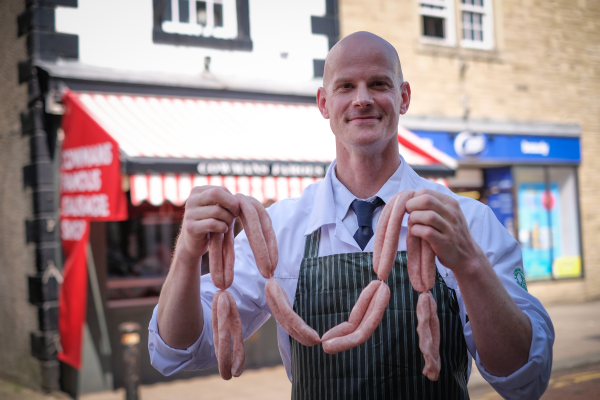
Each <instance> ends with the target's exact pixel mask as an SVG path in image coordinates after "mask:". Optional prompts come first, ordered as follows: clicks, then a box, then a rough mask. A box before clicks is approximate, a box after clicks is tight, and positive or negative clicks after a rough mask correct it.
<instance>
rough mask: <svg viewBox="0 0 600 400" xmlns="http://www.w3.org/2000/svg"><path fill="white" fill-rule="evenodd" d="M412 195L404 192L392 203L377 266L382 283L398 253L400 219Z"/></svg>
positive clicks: (409, 192) (410, 191)
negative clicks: (392, 206)
mask: <svg viewBox="0 0 600 400" xmlns="http://www.w3.org/2000/svg"><path fill="white" fill-rule="evenodd" d="M414 194H415V192H414V191H412V190H405V191H403V192H401V193H400V194H398V198H397V200H396V201H395V203H394V208H393V209H392V212H391V214H390V217H389V223H388V226H387V230H386V232H385V239H384V244H383V248H382V250H381V256H380V258H379V265H378V266H377V276H378V277H379V279H380V280H382V281H385V280H386V279H387V278H388V276H389V275H390V272H391V271H392V267H393V266H394V260H395V259H396V254H397V253H398V241H399V240H400V229H401V228H402V219H403V218H404V214H405V213H406V202H407V201H408V200H409V199H412V197H413V196H414Z"/></svg>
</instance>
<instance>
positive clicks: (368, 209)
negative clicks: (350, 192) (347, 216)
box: [350, 197, 385, 250]
mask: <svg viewBox="0 0 600 400" xmlns="http://www.w3.org/2000/svg"><path fill="white" fill-rule="evenodd" d="M383 205H385V202H384V201H383V200H381V199H380V198H379V197H376V198H375V200H374V201H373V203H371V202H368V201H365V200H354V201H353V202H352V205H351V206H350V207H352V210H353V211H354V214H356V219H357V220H358V229H357V230H356V233H354V240H356V243H358V245H359V246H360V249H361V250H364V249H365V247H366V246H367V243H369V240H371V238H372V237H373V235H374V233H373V226H372V225H373V213H374V212H375V210H376V209H377V208H379V207H381V206H383Z"/></svg>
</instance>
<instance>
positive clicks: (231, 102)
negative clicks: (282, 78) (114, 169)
mask: <svg viewBox="0 0 600 400" xmlns="http://www.w3.org/2000/svg"><path fill="white" fill-rule="evenodd" d="M65 96H66V97H65V101H64V103H65V104H66V105H67V110H66V112H65V114H64V115H63V126H64V127H67V126H68V127H69V129H68V130H65V140H64V143H67V142H69V141H72V137H73V136H77V137H79V138H80V139H81V138H93V137H97V136H98V135H94V134H92V133H93V132H92V131H91V130H98V131H101V133H102V135H100V136H101V137H109V138H110V139H111V140H112V141H114V143H115V148H118V153H117V154H118V156H115V157H114V158H115V159H116V158H118V161H119V162H120V171H121V173H120V175H118V176H113V177H111V178H109V177H108V176H107V177H106V179H102V180H99V181H98V185H96V186H97V188H91V189H98V190H100V189H101V190H106V189H107V188H112V189H113V191H117V192H120V193H121V194H122V195H123V197H124V198H125V199H126V213H125V214H126V215H125V216H121V217H120V218H114V219H112V220H111V219H110V218H105V219H103V220H94V219H91V222H90V225H89V241H90V246H89V247H88V263H87V267H86V266H85V265H83V266H82V268H86V270H87V271H89V275H90V279H89V285H90V295H89V299H90V300H88V302H87V303H88V313H87V318H86V321H87V325H86V328H85V329H84V336H85V335H87V336H85V337H84V346H83V353H84V354H83V363H82V374H84V375H85V374H87V376H88V378H87V379H86V380H85V382H87V383H86V384H87V385H88V386H89V385H90V383H89V382H94V381H95V380H94V379H92V378H91V376H92V375H94V373H95V372H94V371H95V370H96V371H101V373H103V374H104V375H106V374H108V375H110V376H113V377H114V383H113V384H114V386H115V387H120V386H122V382H121V379H122V376H123V374H122V371H121V368H122V363H121V358H122V355H121V354H120V344H119V332H118V325H119V324H120V323H122V322H126V321H134V322H138V323H139V324H140V325H141V326H142V329H143V331H145V328H146V326H147V325H148V322H149V320H150V317H151V315H152V310H153V308H154V306H155V305H156V304H157V302H158V298H159V295H160V290H161V287H162V284H163V283H164V280H165V277H166V275H167V272H168V269H169V265H170V260H171V253H172V250H173V247H174V243H175V240H176V238H177V235H178V233H179V230H180V226H181V225H180V224H181V220H182V216H183V213H184V206H185V201H186V200H187V197H188V196H189V194H190V191H191V190H192V188H193V187H194V186H200V185H215V186H224V187H226V188H227V189H228V190H229V191H231V192H232V193H238V192H240V193H244V194H247V195H250V196H253V197H255V198H257V199H258V200H259V201H260V202H261V203H263V205H265V207H268V206H269V205H270V204H272V203H273V202H276V201H279V200H282V199H286V198H290V197H297V196H300V195H301V193H302V191H303V190H304V189H305V188H306V187H307V186H308V185H310V184H312V183H314V182H316V181H318V180H319V179H322V178H323V177H324V176H325V173H326V171H327V168H328V166H329V164H330V163H331V161H332V160H333V159H334V157H335V141H334V136H333V134H332V133H331V130H330V128H329V121H327V120H325V119H323V118H322V117H321V115H320V113H319V111H318V109H317V108H316V106H315V105H313V104H308V103H290V102H277V101H271V102H268V101H248V100H235V99H223V98H198V97H172V96H150V95H134V94H123V93H101V92H67V94H66V95H65ZM75 106H76V107H75ZM77 113H79V114H83V115H79V116H77ZM82 119H87V120H88V121H91V122H89V123H88V124H87V125H86V127H85V129H83V128H84V127H83V126H81V129H79V128H78V126H77V125H76V124H74V121H75V120H82ZM92 122H93V123H92ZM90 127H92V128H90ZM90 129H91V130H90ZM102 140H104V141H105V140H106V139H102ZM102 140H101V141H102ZM398 141H399V146H400V152H401V154H402V155H403V156H404V158H405V159H406V160H407V162H408V163H409V164H410V165H411V166H412V167H413V168H414V169H415V170H416V171H417V172H418V173H419V174H421V175H422V176H424V177H427V178H429V179H432V180H435V181H438V182H441V183H446V184H447V182H448V179H451V177H452V176H453V175H454V173H455V169H456V167H457V162H456V161H455V160H454V159H453V158H452V157H449V156H448V155H446V154H444V153H443V152H442V151H440V150H438V149H436V148H435V147H433V146H431V145H430V144H429V143H428V142H427V141H423V140H422V139H421V138H419V137H418V136H417V135H415V134H414V133H412V132H410V131H408V130H406V129H404V128H402V127H399V135H398ZM82 142H85V139H83V140H80V141H78V144H79V145H80V146H84V147H85V146H88V147H89V146H92V147H93V146H98V143H82ZM70 151H71V152H73V150H70ZM64 154H65V150H64V149H63V156H64ZM78 154H79V153H78ZM88 154H91V153H88ZM81 157H83V155H81ZM81 157H80V158H81ZM85 174H87V175H86V176H96V175H98V177H100V176H102V178H104V176H103V175H101V174H100V172H98V173H97V174H96V175H94V169H93V168H92V169H90V170H89V171H87V172H85ZM88 186H89V185H88ZM66 189H68V188H67V187H66V186H65V187H64V188H63V195H62V197H63V198H65V197H66V196H67V193H66V192H64V190H66ZM87 189H90V188H88V187H87V186H86V187H84V188H81V190H83V191H85V190H87ZM86 193H87V192H86ZM87 195H89V193H87ZM62 204H63V203H62V202H61V205H62ZM65 212H66V209H61V213H62V215H63V217H68V216H66V215H64V214H65ZM241 229H242V227H241V226H239V225H237V226H236V234H237V233H238V232H239V231H240V230H241ZM90 264H93V266H92V267H90ZM201 268H202V273H203V274H204V273H208V259H207V257H203V260H202V266H201ZM66 278H67V279H68V277H66ZM96 293H97V294H98V295H96ZM274 324H275V323H274V321H273V320H269V321H268V322H267V323H266V324H265V325H264V326H263V327H262V328H261V329H260V330H259V331H257V332H256V333H255V334H254V335H253V336H252V337H251V338H250V339H248V341H247V342H246V354H247V359H246V363H247V367H249V368H257V367H263V366H268V365H274V364H278V363H280V356H279V351H278V348H277V340H276V330H275V326H274ZM145 346H147V335H146V334H145V333H144V332H142V335H141V342H140V347H142V348H145ZM140 356H141V363H142V364H141V373H142V376H141V380H142V382H143V383H152V382H157V381H164V380H171V379H180V378H186V377H192V376H198V375H203V374H210V373H215V371H213V370H208V371H194V372H187V371H184V372H183V373H181V374H177V376H175V377H164V376H162V375H161V374H160V373H158V372H157V371H156V370H154V368H153V367H152V366H151V365H150V360H149V356H148V352H147V351H141V352H140ZM74 357H75V358H76V356H74ZM95 358H97V360H96V361H95V364H96V369H95V370H94V368H93V366H92V365H91V364H94V362H92V361H93V360H95ZM90 360H92V361H90ZM100 375H102V374H100ZM96 376H99V375H98V373H97V372H96ZM98 380H99V378H98V379H96V381H98ZM93 390H98V389H97V388H94V387H85V388H82V391H83V392H87V391H93Z"/></svg>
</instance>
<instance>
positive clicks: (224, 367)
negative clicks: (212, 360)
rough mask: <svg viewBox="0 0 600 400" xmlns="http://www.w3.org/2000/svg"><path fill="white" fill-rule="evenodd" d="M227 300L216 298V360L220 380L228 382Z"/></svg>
mask: <svg viewBox="0 0 600 400" xmlns="http://www.w3.org/2000/svg"><path fill="white" fill-rule="evenodd" d="M229 314H230V306H229V298H228V297H227V296H224V295H220V296H219V298H218V310H217V320H218V326H219V328H218V330H219V332H218V334H219V339H218V340H219V345H218V346H219V351H218V352H217V360H218V362H219V373H220V374H221V378H223V379H225V380H226V381H228V380H229V379H231V327H230V323H229Z"/></svg>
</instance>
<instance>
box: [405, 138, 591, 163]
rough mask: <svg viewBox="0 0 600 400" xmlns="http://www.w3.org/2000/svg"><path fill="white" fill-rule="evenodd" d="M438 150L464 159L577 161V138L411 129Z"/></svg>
mask: <svg viewBox="0 0 600 400" xmlns="http://www.w3.org/2000/svg"><path fill="white" fill-rule="evenodd" d="M414 133H416V134H417V135H418V136H420V137H421V138H423V139H427V140H428V141H430V142H431V143H432V144H433V145H434V146H435V147H437V148H438V149H439V150H441V151H443V152H445V153H446V154H448V155H449V156H451V157H455V158H457V159H458V160H464V161H485V162H489V161H492V162H506V163H568V164H576V163H580V162H581V150H580V147H579V138H577V137H558V136H532V135H500V134H493V135H492V134H487V133H479V132H469V131H465V132H460V133H458V134H454V133H450V132H432V131H414Z"/></svg>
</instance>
